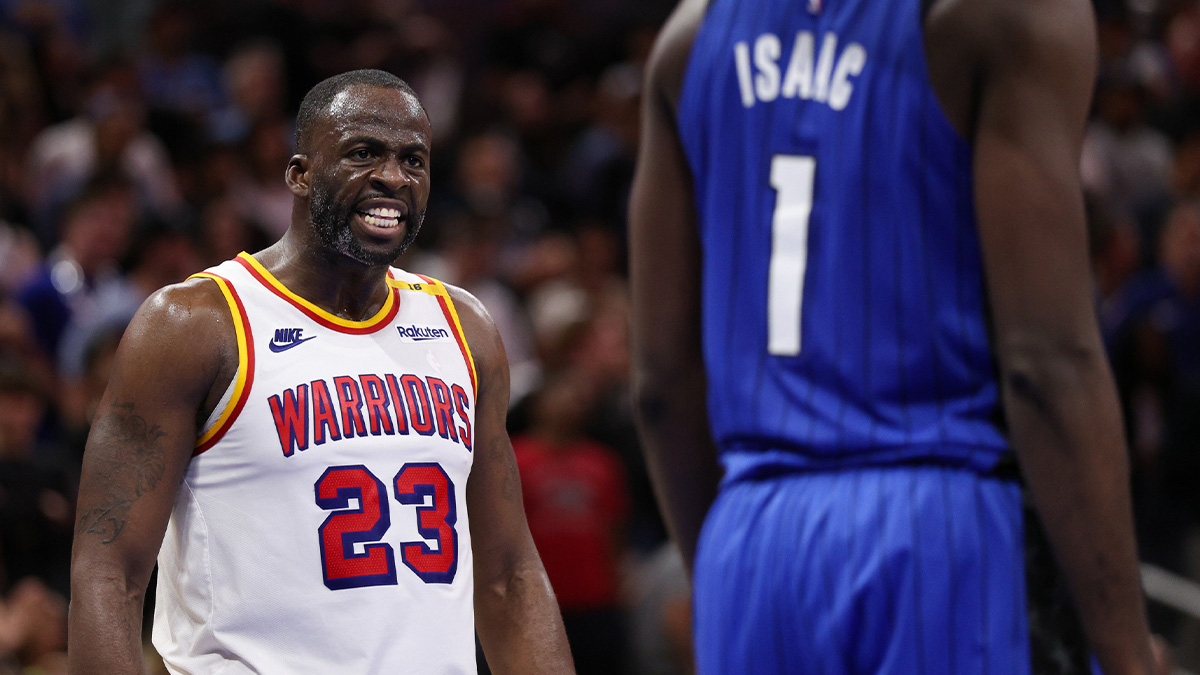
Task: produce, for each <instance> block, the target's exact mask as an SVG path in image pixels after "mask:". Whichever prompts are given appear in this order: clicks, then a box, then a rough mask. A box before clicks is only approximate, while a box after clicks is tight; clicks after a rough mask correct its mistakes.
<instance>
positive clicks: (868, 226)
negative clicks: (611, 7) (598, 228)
mask: <svg viewBox="0 0 1200 675" xmlns="http://www.w3.org/2000/svg"><path fill="white" fill-rule="evenodd" d="M1093 30H1094V29H1093V18H1092V15H1091V10H1090V6H1089V4H1088V2H1087V0H930V1H923V0H809V1H808V2H797V1H795V0H753V1H751V0H711V2H710V1H709V0H685V1H684V2H683V3H681V5H680V6H679V7H678V8H677V10H676V12H675V13H674V15H673V16H672V17H671V19H670V20H669V21H668V23H667V25H666V27H665V28H664V30H663V32H662V34H661V35H660V37H659V39H658V42H657V45H656V47H655V49H654V52H653V56H652V57H651V64H650V67H649V71H648V82H647V91H646V98H645V103H644V115H645V118H644V134H643V136H642V141H641V143H642V144H641V150H640V157H639V168H638V172H637V177H636V179H635V188H634V190H635V192H634V197H633V203H632V208H631V217H632V235H631V236H632V274H633V293H634V302H635V315H634V340H635V347H636V363H637V375H636V380H637V382H636V386H637V390H638V405H639V415H640V420H641V428H642V432H643V436H644V439H645V441H646V444H647V448H648V451H649V454H650V461H651V465H652V470H653V472H654V476H655V478H656V483H657V487H658V490H659V494H660V498H661V501H662V504H663V506H664V509H665V512H666V514H667V517H668V520H669V523H670V526H671V531H672V533H673V535H674V537H675V539H676V540H677V541H678V542H679V543H680V545H681V547H682V549H683V552H684V555H685V556H686V559H687V560H688V562H689V564H691V565H693V573H694V593H695V612H696V617H695V639H696V649H697V658H698V666H699V671H700V672H701V673H704V674H708V675H711V674H714V673H767V672H771V673H819V674H826V675H834V674H838V673H914V674H918V673H920V674H941V673H953V674H968V673H994V674H999V673H1005V674H1013V673H1018V674H1019V673H1030V672H1081V671H1086V670H1087V669H1088V657H1087V648H1086V646H1082V647H1081V648H1080V649H1078V650H1077V652H1075V653H1074V655H1072V653H1071V652H1070V651H1064V650H1061V649H1041V648H1039V645H1040V644H1041V641H1042V639H1044V638H1045V637H1046V636H1045V635H1041V636H1039V637H1038V638H1037V642H1036V643H1034V642H1032V641H1031V637H1030V629H1031V628H1034V627H1035V625H1034V624H1035V623H1037V624H1038V625H1037V627H1038V628H1039V629H1041V628H1042V626H1041V624H1040V622H1041V621H1043V620H1044V619H1045V617H1046V616H1047V615H1046V614H1045V613H1042V612H1040V609H1039V607H1037V606H1035V605H1037V603H1035V602H1033V601H1032V600H1027V599H1026V594H1027V592H1028V593H1030V594H1031V595H1033V594H1042V592H1043V589H1041V588H1040V584H1041V582H1040V580H1039V581H1038V583H1036V584H1035V583H1034V579H1035V577H1033V576H1030V577H1027V576H1026V573H1025V559H1024V549H1025V542H1026V540H1027V539H1028V540H1031V541H1032V540H1036V537H1037V534H1038V533H1037V529H1038V527H1037V525H1036V524H1035V523H1034V520H1033V519H1031V521H1030V523H1029V525H1028V526H1027V524H1026V523H1025V522H1023V518H1022V487H1021V485H1020V479H1019V477H1018V472H1017V471H1016V464H1017V463H1019V468H1020V471H1019V476H1021V477H1023V481H1024V483H1025V484H1026V485H1027V487H1028V493H1029V497H1030V499H1031V501H1032V503H1033V504H1034V506H1035V507H1036V511H1037V514H1038V516H1039V517H1040V521H1041V523H1042V524H1043V525H1044V526H1045V530H1046V532H1047V534H1048V538H1049V541H1050V544H1051V547H1052V550H1053V553H1054V554H1056V556H1057V559H1058V562H1059V563H1060V564H1061V566H1062V568H1063V570H1064V571H1065V576H1066V578H1067V585H1068V586H1069V588H1070V590H1071V592H1072V594H1073V597H1074V602H1075V605H1076V607H1077V609H1078V613H1079V617H1080V618H1081V619H1082V624H1083V630H1084V631H1085V633H1086V637H1087V638H1088V640H1089V641H1090V648H1091V649H1092V650H1094V653H1095V655H1096V657H1097V658H1098V661H1099V663H1100V665H1101V666H1102V668H1103V669H1104V672H1105V673H1108V674H1109V675H1113V674H1116V673H1147V672H1151V670H1152V668H1153V667H1154V665H1153V663H1152V661H1153V659H1152V648H1151V643H1150V638H1149V636H1148V634H1147V628H1146V621H1145V618H1144V609H1143V600H1142V596H1141V592H1140V588H1139V584H1138V576H1137V567H1136V563H1137V560H1136V557H1135V550H1134V538H1133V533H1132V525H1131V516H1130V507H1129V498H1128V495H1127V468H1126V457H1125V448H1124V447H1123V442H1122V437H1121V423H1120V418H1119V413H1118V407H1117V402H1116V399H1115V395H1114V390H1113V384H1112V381H1111V376H1110V373H1109V371H1108V368H1107V365H1106V362H1105V355H1104V352H1103V349H1102V347H1101V342H1100V338H1099V335H1098V332H1097V327H1096V319H1095V317H1094V315H1093V310H1092V305H1091V286H1090V280H1089V270H1088V259H1087V253H1086V246H1085V234H1084V219H1083V202H1082V197H1081V190H1080V185H1079V178H1078V175H1077V174H1078V166H1079V146H1080V140H1081V137H1082V133H1083V126H1084V122H1085V117H1086V114H1087V109H1088V101H1089V97H1090V94H1091V85H1092V81H1093V79H1094V75H1095V68H1096V55H1095V52H1096V45H1095V36H1094V34H1093ZM710 434H711V435H710ZM1013 456H1015V459H1016V460H1017V462H1016V463H1014V462H1011V461H1010V460H1011V459H1012V457H1013ZM1009 467H1011V469H1010V468H1009ZM702 522H703V527H701V525H702ZM1051 595H1052V594H1051ZM1027 613H1037V614H1038V617H1039V618H1038V619H1037V621H1036V622H1031V620H1030V619H1027ZM1051 618H1053V617H1051ZM1051 630H1057V629H1056V628H1054V627H1051ZM1079 642H1080V643H1082V638H1080V641H1079ZM1060 656H1061V657H1063V658H1059V657H1060ZM1034 659H1036V660H1037V663H1038V665H1036V666H1034V665H1031V661H1032V660H1034Z"/></svg>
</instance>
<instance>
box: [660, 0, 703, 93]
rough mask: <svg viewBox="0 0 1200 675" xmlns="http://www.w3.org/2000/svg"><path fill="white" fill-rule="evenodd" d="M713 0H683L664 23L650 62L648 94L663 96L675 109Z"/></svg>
mask: <svg viewBox="0 0 1200 675" xmlns="http://www.w3.org/2000/svg"><path fill="white" fill-rule="evenodd" d="M708 3H709V0H682V1H681V2H680V3H679V5H678V6H676V7H675V11H673V12H672V13H671V16H670V17H669V18H668V19H667V21H666V23H665V24H663V27H662V30H660V31H659V33H658V37H657V38H656V39H655V41H654V48H653V49H652V50H651V52H650V58H649V61H648V62H647V64H646V94H647V95H648V96H651V97H654V98H657V99H660V101H661V102H663V103H666V104H667V105H668V106H669V107H670V108H671V109H672V110H673V109H674V107H675V105H676V103H678V101H679V91H680V89H681V88H682V86H683V76H684V73H685V71H686V70H687V65H688V60H689V57H690V56H691V53H692V44H693V43H694V42H695V40H696V33H698V32H699V30H700V24H701V23H703V22H704V15H705V13H707V11H708Z"/></svg>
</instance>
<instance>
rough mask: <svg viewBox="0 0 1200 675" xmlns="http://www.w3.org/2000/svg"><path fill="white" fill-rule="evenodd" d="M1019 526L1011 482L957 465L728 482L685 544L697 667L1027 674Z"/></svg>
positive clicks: (720, 672)
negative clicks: (689, 548) (690, 563)
mask: <svg viewBox="0 0 1200 675" xmlns="http://www.w3.org/2000/svg"><path fill="white" fill-rule="evenodd" d="M1024 529H1025V523H1024V522H1023V509H1022V494H1021V487H1020V485H1019V484H1017V483H1016V482H1014V481H1008V480H1000V479H996V478H990V477H981V476H979V475H978V474H977V473H974V472H971V471H967V470H961V469H954V468H944V467H936V466H920V467H889V468H859V469H852V470H843V471H837V472H823V473H803V474H788V475H782V476H773V477H770V478H762V479H756V480H746V481H742V482H735V483H731V484H728V485H725V486H723V487H722V490H721V492H720V494H719V496H718V498H717V500H716V503H715V504H714V505H713V507H712V509H711V511H710V512H709V514H708V517H707V519H706V521H705V523H704V528H703V531H702V533H701V537H700V542H699V546H698V551H697V559H696V567H695V574H694V591H693V592H694V615H695V618H694V637H695V646H696V657H697V668H698V672H699V673H700V674H701V675H726V674H729V675H732V674H739V675H740V674H749V673H788V674H791V673H799V674H807V673H812V674H813V675H850V674H854V675H867V674H872V675H873V674H878V675H901V674H903V675H943V674H945V675H975V674H980V675H1030V674H1032V673H1034V672H1035V671H1034V669H1033V668H1032V666H1031V649H1030V642H1031V640H1030V626H1029V621H1028V619H1027V602H1026V578H1025V566H1026V558H1025V556H1026V547H1025V532H1024ZM1039 670H1040V669H1039ZM1063 672H1068V671H1063Z"/></svg>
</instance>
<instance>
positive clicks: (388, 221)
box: [363, 214, 400, 228]
mask: <svg viewBox="0 0 1200 675" xmlns="http://www.w3.org/2000/svg"><path fill="white" fill-rule="evenodd" d="M363 221H364V222H366V223H367V224H368V225H370V226H371V227H382V228H393V227H399V226H400V220H399V218H396V217H391V218H380V217H379V216H376V215H371V214H367V215H365V216H363Z"/></svg>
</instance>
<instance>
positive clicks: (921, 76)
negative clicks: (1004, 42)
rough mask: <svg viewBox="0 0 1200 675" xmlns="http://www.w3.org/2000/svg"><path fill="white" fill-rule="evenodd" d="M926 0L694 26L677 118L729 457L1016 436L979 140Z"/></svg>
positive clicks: (767, 0) (951, 447) (803, 456)
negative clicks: (989, 251)
mask: <svg viewBox="0 0 1200 675" xmlns="http://www.w3.org/2000/svg"><path fill="white" fill-rule="evenodd" d="M920 5H921V0H823V6H822V2H817V1H816V0H812V1H811V2H809V3H807V4H806V3H805V2H800V1H797V0H764V1H759V2H739V1H737V0H714V2H712V3H711V4H710V7H709V10H708V15H707V17H706V18H705V21H704V24H703V25H702V27H701V29H700V32H699V34H698V36H697V38H696V41H695V45H694V47H693V50H692V54H691V60H690V63H689V67H688V71H687V74H686V76H685V80H684V87H683V92H682V94H681V100H680V102H679V107H678V110H679V126H680V133H681V137H682V139H683V143H684V148H685V151H686V153H687V156H688V159H689V162H690V164H691V167H692V171H693V176H694V179H695V190H696V193H697V195H698V198H697V207H698V211H699V214H700V219H701V237H702V247H703V256H704V282H703V284H704V287H703V303H704V304H703V308H704V309H703V339H704V347H705V359H706V365H707V368H708V375H709V390H710V405H709V408H710V417H711V421H712V424H713V428H714V433H715V435H716V436H717V438H718V440H719V442H720V443H721V445H722V449H723V451H724V457H725V460H726V463H727V468H728V469H730V471H731V472H733V473H737V472H740V471H750V472H754V471H760V470H767V471H769V470H771V468H772V467H773V466H775V465H780V464H781V465H785V466H794V467H813V466H817V467H820V466H838V465H843V464H847V463H850V464H873V463H888V462H904V461H924V460H926V459H932V460H935V461H943V460H944V461H949V462H952V463H962V462H965V463H968V464H971V465H975V466H979V467H980V468H983V469H985V470H986V468H987V467H989V466H990V465H991V464H992V463H994V461H995V457H996V456H997V455H998V454H999V453H1000V452H1002V451H1003V450H1004V447H1005V444H1004V441H1003V438H1002V434H1001V433H1000V430H999V428H998V424H997V421H996V420H997V405H998V398H997V388H996V383H995V380H994V374H993V373H994V368H993V363H992V359H991V356H990V348H989V336H988V331H987V326H986V322H985V303H984V293H983V281H982V273H981V263H980V251H979V242H978V237H977V233H976V230H975V222H974V217H973V208H974V207H973V203H972V200H971V165H970V163H971V154H970V149H969V147H968V145H967V144H966V143H965V142H964V141H963V140H962V139H961V138H960V137H959V136H958V135H957V134H956V132H955V131H954V130H953V128H952V127H951V126H950V124H949V123H948V122H947V121H946V119H945V118H944V116H943V114H942V112H941V110H940V108H939V105H938V101H937V99H936V96H935V94H934V92H933V89H932V87H931V85H930V83H929V79H928V75H927V71H926V64H925V53H924V49H923V45H922V31H921V7H920ZM768 449H769V450H770V451H768ZM747 457H749V459H746V458H747ZM743 460H744V462H743ZM739 462H743V463H742V464H739Z"/></svg>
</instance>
